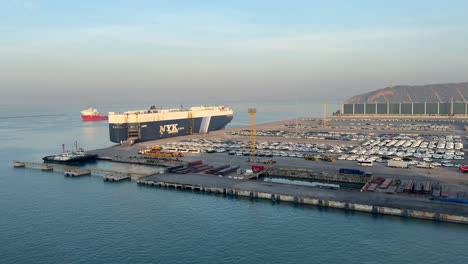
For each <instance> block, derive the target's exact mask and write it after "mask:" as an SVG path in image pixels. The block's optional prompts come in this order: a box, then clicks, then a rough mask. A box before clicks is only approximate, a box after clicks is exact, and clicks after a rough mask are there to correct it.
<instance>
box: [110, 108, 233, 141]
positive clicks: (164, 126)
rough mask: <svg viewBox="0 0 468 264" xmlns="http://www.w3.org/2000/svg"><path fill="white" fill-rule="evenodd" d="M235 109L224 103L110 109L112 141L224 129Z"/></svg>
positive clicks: (152, 138)
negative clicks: (125, 110)
mask: <svg viewBox="0 0 468 264" xmlns="http://www.w3.org/2000/svg"><path fill="white" fill-rule="evenodd" d="M232 118H233V111H232V110H231V109H230V108H228V107H224V106H197V107H191V108H190V109H157V108H156V107H155V106H154V105H153V106H151V107H150V109H149V110H137V111H128V112H124V113H114V112H110V113H109V134H110V141H112V142H115V143H123V142H125V141H127V140H132V141H134V142H141V141H148V140H155V139H162V138H167V137H175V136H182V135H190V134H196V133H208V132H209V131H215V130H220V129H224V128H225V127H226V125H227V124H229V122H231V120H232Z"/></svg>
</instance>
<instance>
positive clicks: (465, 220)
mask: <svg viewBox="0 0 468 264" xmlns="http://www.w3.org/2000/svg"><path fill="white" fill-rule="evenodd" d="M137 183H138V184H143V185H150V186H157V187H164V188H175V189H188V190H197V191H201V192H207V193H216V194H224V195H231V196H242V197H248V198H252V199H266V200H271V201H272V202H289V203H294V204H307V205H315V206H320V207H329V208H337V209H343V210H349V211H359V212H366V213H372V214H377V215H393V216H400V217H405V218H418V219H426V220H433V221H443V222H451V223H460V224H468V217H467V216H459V215H451V214H441V213H438V212H428V211H418V210H409V209H399V208H390V207H382V206H375V205H368V204H358V203H352V202H341V201H333V200H324V199H317V198H311V197H299V196H293V195H288V194H281V193H268V192H255V191H249V190H240V189H235V188H217V187H207V186H195V185H189V184H179V183H169V182H163V181H151V180H146V179H140V180H138V181H137Z"/></svg>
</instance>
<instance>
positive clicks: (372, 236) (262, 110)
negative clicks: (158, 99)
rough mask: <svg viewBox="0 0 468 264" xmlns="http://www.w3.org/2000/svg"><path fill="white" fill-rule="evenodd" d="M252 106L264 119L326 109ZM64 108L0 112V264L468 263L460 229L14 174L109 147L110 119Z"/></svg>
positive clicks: (241, 117)
mask: <svg viewBox="0 0 468 264" xmlns="http://www.w3.org/2000/svg"><path fill="white" fill-rule="evenodd" d="M232 106H233V108H234V109H235V110H236V112H237V113H236V118H235V120H234V122H233V124H232V126H240V125H243V124H246V123H247V122H248V115H247V113H246V112H247V107H248V106H250V104H248V103H237V104H234V105H232ZM255 106H256V107H257V108H258V109H259V111H258V114H257V121H258V122H266V121H272V120H277V119H284V118H294V117H296V116H320V115H321V110H322V105H321V104H320V103H315V104H314V103H307V102H300V103H297V102H296V103H292V104H287V103H263V104H258V103H257V104H256V105H255ZM105 107H106V106H103V107H102V110H104V111H109V110H114V109H113V108H112V107H111V106H109V107H108V109H104V108H105ZM124 108H125V107H124ZM127 108H129V107H127ZM63 109H64V108H62V109H56V108H55V107H54V106H48V107H42V108H37V107H36V108H32V107H31V108H28V107H23V108H21V109H12V108H11V107H8V108H7V107H5V106H0V111H1V114H0V116H12V115H18V114H23V115H27V114H31V113H36V114H37V113H44V114H50V113H54V111H56V110H57V111H60V113H64V115H63V116H54V117H35V118H0V214H1V215H0V263H215V262H218V263H240V262H243V263H468V250H467V249H468V227H467V226H464V225H456V224H448V223H435V222H431V221H423V220H413V219H403V218H398V217H389V216H385V217H382V216H378V217H376V216H372V215H369V214H363V213H347V212H344V211H342V210H332V209H322V210H320V209H318V208H316V207H309V206H305V207H296V206H293V205H290V204H287V203H282V204H280V205H278V204H272V203H270V202H267V201H250V200H248V199H243V198H238V199H236V198H225V197H222V196H216V195H208V194H199V193H192V192H188V191H174V190H165V189H156V188H148V187H142V186H137V185H136V184H135V183H133V182H122V183H105V182H103V181H102V179H100V178H99V177H82V178H76V179H71V178H65V177H63V175H62V174H60V173H47V172H41V171H37V170H30V169H13V168H12V165H11V160H13V159H19V160H36V161H39V160H40V158H41V157H42V156H44V155H46V154H50V153H56V152H59V151H60V148H61V144H62V143H65V144H67V145H69V146H71V144H72V143H73V142H74V141H75V140H77V141H78V142H79V143H81V144H82V145H83V146H84V147H85V148H87V149H91V148H99V147H106V146H109V145H110V142H109V141H108V131H107V125H106V123H105V122H95V123H83V122H81V120H80V117H79V115H78V111H79V110H80V109H79V107H75V108H73V109H70V108H69V109H68V110H66V111H65V112H63V111H64V110H63ZM33 110H34V111H33ZM119 110H120V109H119ZM121 110H125V109H121ZM333 110H335V109H333ZM244 112H245V113H244ZM97 165H98V166H106V167H109V166H113V165H109V164H108V163H106V164H99V163H98V164H97ZM134 169H135V170H138V167H136V168H134Z"/></svg>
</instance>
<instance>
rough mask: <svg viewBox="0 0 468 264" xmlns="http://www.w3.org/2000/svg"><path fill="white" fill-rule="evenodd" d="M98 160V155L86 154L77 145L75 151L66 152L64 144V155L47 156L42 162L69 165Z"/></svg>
mask: <svg viewBox="0 0 468 264" xmlns="http://www.w3.org/2000/svg"><path fill="white" fill-rule="evenodd" d="M75 144H76V143H75ZM96 158H97V155H95V154H88V153H86V152H85V151H84V150H83V149H82V148H78V145H77V144H76V150H75V151H65V145H63V144H62V153H60V154H57V155H50V156H45V157H43V158H42V160H43V161H44V162H54V163H68V162H81V161H89V160H95V159H96Z"/></svg>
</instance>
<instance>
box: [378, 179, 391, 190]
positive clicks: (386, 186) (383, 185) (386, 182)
mask: <svg viewBox="0 0 468 264" xmlns="http://www.w3.org/2000/svg"><path fill="white" fill-rule="evenodd" d="M392 182H393V179H386V180H385V181H384V182H383V183H382V185H380V188H382V189H387V188H388V186H390V184H392Z"/></svg>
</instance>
